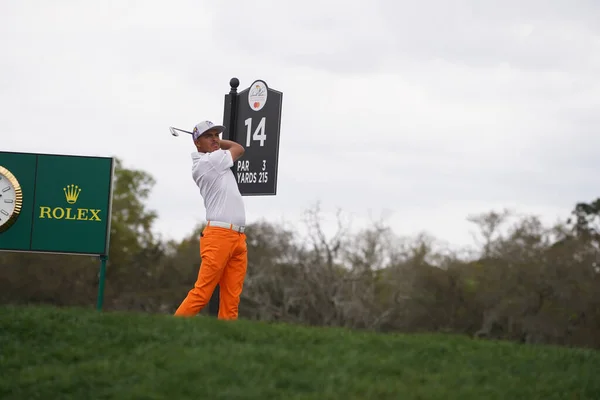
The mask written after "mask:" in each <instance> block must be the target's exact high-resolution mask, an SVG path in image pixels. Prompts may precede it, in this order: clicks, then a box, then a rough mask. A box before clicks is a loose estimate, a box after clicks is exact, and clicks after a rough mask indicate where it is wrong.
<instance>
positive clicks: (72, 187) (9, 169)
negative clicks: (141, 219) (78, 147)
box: [0, 151, 115, 310]
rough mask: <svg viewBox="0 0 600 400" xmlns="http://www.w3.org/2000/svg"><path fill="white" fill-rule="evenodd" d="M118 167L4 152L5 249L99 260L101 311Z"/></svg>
mask: <svg viewBox="0 0 600 400" xmlns="http://www.w3.org/2000/svg"><path fill="white" fill-rule="evenodd" d="M114 168H115V162H114V159H113V158H110V157H86V156H74V155H56V154H36V153H15V152H5V151H1V152H0V251H12V252H27V253H50V254H73V255H92V256H98V257H99V258H100V274H99V284H98V301H97V304H96V307H97V309H98V310H101V309H102V304H103V297H104V280H105V271H106V261H107V260H108V253H109V242H110V222H111V212H112V195H113V185H112V182H113V176H114Z"/></svg>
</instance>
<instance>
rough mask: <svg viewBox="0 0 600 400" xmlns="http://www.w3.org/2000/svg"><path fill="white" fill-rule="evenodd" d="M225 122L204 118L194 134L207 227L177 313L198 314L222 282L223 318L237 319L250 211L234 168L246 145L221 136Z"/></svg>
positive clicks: (196, 176)
mask: <svg viewBox="0 0 600 400" xmlns="http://www.w3.org/2000/svg"><path fill="white" fill-rule="evenodd" d="M224 130H225V127H224V126H222V125H214V124H213V123H212V122H210V121H203V122H200V123H199V124H197V125H196V126H195V127H194V130H193V132H192V136H193V140H194V144H195V145H196V150H197V151H195V152H193V153H192V177H193V178H194V181H195V182H196V185H198V188H199V189H200V195H201V196H202V198H203V200H204V207H205V208H206V227H205V228H204V230H203V231H202V233H201V235H200V236H201V239H200V257H201V259H202V263H201V265H200V270H199V272H198V278H197V280H196V283H195V284H194V287H193V288H192V289H191V290H190V291H189V292H188V294H187V296H186V298H185V299H184V300H183V302H182V303H181V305H180V306H179V308H178V309H177V311H176V312H175V315H176V316H194V315H196V314H198V313H199V312H200V311H201V310H202V309H203V308H204V307H205V306H206V305H207V304H208V302H209V300H210V298H211V296H212V293H213V291H214V290H215V287H216V286H217V284H219V286H220V301H219V314H218V318H219V319H228V320H232V319H237V318H238V305H239V303H240V295H241V294H242V287H243V284H244V278H245V276H246V268H247V265H248V258H247V255H248V250H247V247H246V234H245V233H244V225H245V223H246V211H245V207H244V202H243V200H242V195H241V194H240V191H239V189H238V186H237V182H236V180H235V177H234V175H233V172H232V171H231V169H230V168H231V167H232V166H233V163H234V162H235V161H236V160H237V159H239V158H240V157H241V156H242V155H243V154H244V148H243V147H242V146H241V145H239V144H238V143H235V142H233V141H230V140H221V139H220V138H219V134H220V133H221V132H223V131H224Z"/></svg>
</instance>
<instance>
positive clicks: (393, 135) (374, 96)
mask: <svg viewBox="0 0 600 400" xmlns="http://www.w3.org/2000/svg"><path fill="white" fill-rule="evenodd" d="M0 7H1V9H0V46H1V47H2V49H3V55H4V58H3V60H4V62H3V64H2V65H1V66H0V88H1V91H0V107H1V108H2V110H3V111H4V112H3V113H1V114H0V139H1V143H2V146H3V148H5V149H6V150H11V151H32V152H56V153H66V154H87V155H115V156H118V157H121V158H122V159H123V160H124V161H125V165H126V166H129V167H132V168H138V169H142V170H145V171H148V172H149V173H150V174H152V175H153V176H154V177H155V178H156V180H157V185H156V187H155V189H154V191H153V193H152V196H151V198H150V207H152V208H154V209H156V210H157V211H158V212H159V215H160V220H159V221H158V224H157V230H158V231H160V232H162V233H164V234H165V235H167V236H172V237H175V238H178V237H182V236H184V235H186V234H188V233H189V232H191V230H192V229H193V227H194V226H195V225H196V224H197V223H198V222H201V221H202V219H203V218H204V208H203V203H202V200H201V198H200V196H199V193H198V191H197V188H196V187H195V186H194V184H193V181H192V180H191V173H190V165H191V159H190V153H191V152H192V151H193V146H192V144H191V142H190V141H189V140H186V139H188V138H186V137H180V138H173V137H172V136H170V134H169V133H168V127H169V126H176V127H179V128H182V129H186V128H187V129H191V128H192V127H193V126H194V124H196V123H197V122H198V121H199V120H203V119H212V120H214V121H215V122H220V119H221V118H222V113H223V96H224V95H225V94H226V93H227V92H228V91H229V80H230V78H232V77H234V76H235V77H238V78H239V79H240V82H241V85H240V90H242V89H243V88H245V87H247V86H248V85H249V84H250V83H251V82H252V81H253V80H255V79H265V80H266V81H267V83H268V84H269V86H271V87H273V88H275V89H277V90H281V91H283V93H284V95H283V119H282V124H281V137H280V157H279V160H280V162H279V180H278V194H277V196H265V197H257V198H246V204H247V210H248V220H249V222H252V221H257V220H259V219H262V218H267V219H270V220H278V219H281V218H285V219H290V220H294V221H296V220H299V218H301V215H302V213H303V212H304V210H305V209H306V208H308V207H310V206H311V205H312V204H313V203H314V202H315V201H319V200H320V201H322V204H323V209H324V210H325V212H326V215H327V218H328V220H332V218H333V217H332V215H333V213H334V210H335V208H337V207H340V208H342V209H343V210H346V211H347V212H348V213H351V214H352V215H354V216H355V218H356V221H357V224H358V225H357V226H361V225H365V224H368V223H369V213H371V214H373V215H375V216H376V215H379V214H381V213H383V212H384V210H391V211H390V215H389V222H390V223H391V224H393V227H394V229H396V230H397V231H398V232H404V233H407V232H417V231H419V230H421V229H426V230H429V231H431V232H432V233H433V234H435V235H438V234H439V235H440V236H441V237H443V238H448V239H449V240H452V241H456V242H460V243H462V242H468V241H469V240H470V236H469V234H468V229H469V227H470V224H468V223H467V222H466V221H465V218H466V216H467V215H468V214H469V213H471V212H475V210H484V209H486V208H488V209H491V208H501V207H502V206H503V205H507V206H511V207H514V208H516V209H518V210H520V211H523V212H532V213H539V214H541V215H543V216H544V218H547V220H554V219H555V218H558V217H562V216H566V215H567V214H568V212H569V211H570V209H571V208H572V207H573V206H574V204H575V203H576V202H578V201H587V200H591V199H592V198H595V197H596V196H597V195H598V194H597V191H596V189H595V187H596V180H597V179H596V172H595V171H597V170H598V168H600V165H599V164H598V161H597V156H596V155H595V150H594V149H595V148H597V147H598V146H599V145H600V143H599V141H600V139H599V138H598V135H596V134H595V133H596V132H595V129H596V127H597V126H598V123H600V117H599V116H598V113H597V112H596V110H597V109H598V107H599V106H600V104H599V102H600V100H599V99H600V78H599V76H598V74H597V71H598V70H599V67H600V56H599V54H600V28H599V27H598V25H597V21H598V20H599V19H600V18H599V17H600V6H599V5H597V4H596V2H593V1H578V2H576V3H571V4H568V3H564V2H556V1H554V2H548V1H546V2H542V1H538V0H534V1H530V2H527V3H517V2H516V1H508V2H502V3H491V2H475V1H466V0H465V1H460V2H453V3H452V4H450V3H447V2H442V1H433V0H431V1H425V2H420V3H415V2H412V3H410V2H392V1H375V2H364V1H357V0H353V1H346V2H342V1H333V2H316V1H305V2H302V3H285V2H276V1H271V0H269V1H267V0H264V1H257V2H252V3H248V2H236V3H235V4H231V3H215V2H192V1H183V2H176V3H171V4H167V3H160V2H152V1H145V2H128V3H127V6H124V5H123V3H120V2H114V1H113V2H102V3H97V4H94V5H91V4H88V3H76V4H73V3H72V2H63V1H57V2H52V3H51V4H50V3H34V2H30V1H23V2H5V3H3V4H2V5H1V6H0ZM331 226H333V225H331Z"/></svg>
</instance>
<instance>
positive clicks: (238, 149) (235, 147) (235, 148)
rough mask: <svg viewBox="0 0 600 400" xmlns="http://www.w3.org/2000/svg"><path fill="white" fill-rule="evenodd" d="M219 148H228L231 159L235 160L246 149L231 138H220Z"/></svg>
mask: <svg viewBox="0 0 600 400" xmlns="http://www.w3.org/2000/svg"><path fill="white" fill-rule="evenodd" d="M221 149H223V150H229V152H230V153H231V158H233V161H236V160H237V159H238V158H240V157H241V156H243V155H244V152H245V151H246V149H244V148H243V147H242V145H240V144H239V143H236V142H234V141H232V140H221Z"/></svg>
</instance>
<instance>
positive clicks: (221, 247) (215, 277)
mask: <svg viewBox="0 0 600 400" xmlns="http://www.w3.org/2000/svg"><path fill="white" fill-rule="evenodd" d="M231 251H232V247H231V240H226V238H224V237H223V233H222V232H220V231H218V230H216V229H211V228H210V227H208V228H206V229H205V230H204V232H203V233H202V238H201V239H200V257H201V258H202V264H201V265H200V271H198V278H197V279H196V283H195V284H194V287H193V288H192V289H191V290H190V291H189V292H188V294H187V297H186V298H185V299H184V300H183V302H182V303H181V305H180V306H179V308H178V309H177V311H176V312H175V315H177V316H194V315H196V314H198V313H199V312H200V311H202V309H203V308H204V307H205V306H206V304H208V302H209V300H210V297H211V295H212V293H213V291H214V290H215V286H217V283H218V282H219V280H220V279H221V276H222V274H223V270H224V268H225V265H227V262H228V260H229V254H230V253H231Z"/></svg>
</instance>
